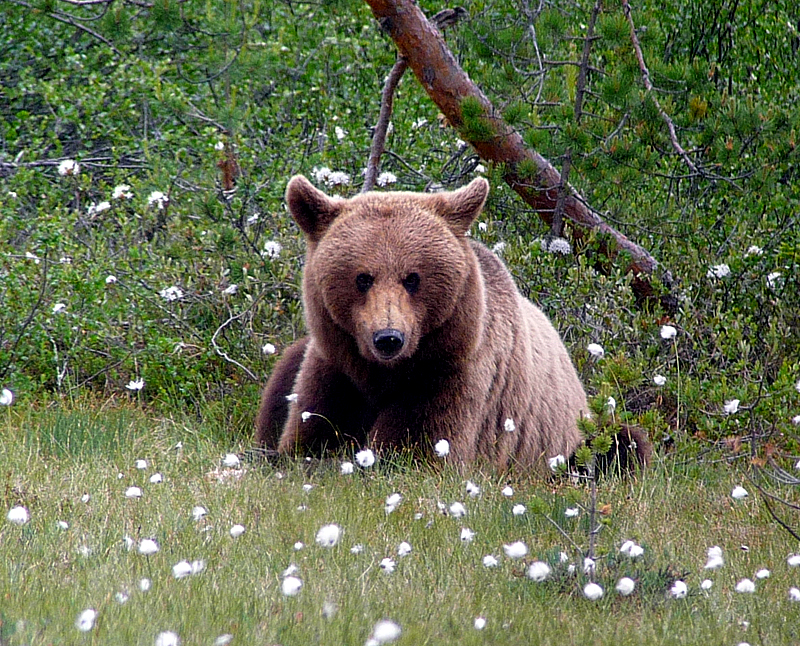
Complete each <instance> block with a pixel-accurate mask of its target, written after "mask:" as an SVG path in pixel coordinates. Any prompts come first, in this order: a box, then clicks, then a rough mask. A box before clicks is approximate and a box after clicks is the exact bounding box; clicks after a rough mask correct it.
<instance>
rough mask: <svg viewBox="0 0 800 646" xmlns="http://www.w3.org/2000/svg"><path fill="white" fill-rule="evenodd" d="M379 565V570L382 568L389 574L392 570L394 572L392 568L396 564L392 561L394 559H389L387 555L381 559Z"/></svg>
mask: <svg viewBox="0 0 800 646" xmlns="http://www.w3.org/2000/svg"><path fill="white" fill-rule="evenodd" d="M379 565H380V568H381V570H383V571H384V572H386V573H387V574H391V573H392V572H394V568H395V566H396V563H395V562H394V559H391V558H389V557H388V556H387V557H386V558H385V559H382V560H381V562H380V563H379Z"/></svg>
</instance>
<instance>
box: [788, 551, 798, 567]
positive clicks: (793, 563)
mask: <svg viewBox="0 0 800 646" xmlns="http://www.w3.org/2000/svg"><path fill="white" fill-rule="evenodd" d="M786 564H787V565H788V566H789V567H800V554H792V555H791V556H790V557H789V558H788V559H786Z"/></svg>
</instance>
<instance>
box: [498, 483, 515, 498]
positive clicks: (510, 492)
mask: <svg viewBox="0 0 800 646" xmlns="http://www.w3.org/2000/svg"><path fill="white" fill-rule="evenodd" d="M500 493H501V494H503V495H504V496H505V497H506V498H511V496H513V495H514V490H513V489H512V488H511V487H510V486H508V485H506V486H505V487H503V490H502V491H501V492H500Z"/></svg>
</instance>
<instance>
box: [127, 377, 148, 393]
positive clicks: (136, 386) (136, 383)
mask: <svg viewBox="0 0 800 646" xmlns="http://www.w3.org/2000/svg"><path fill="white" fill-rule="evenodd" d="M125 388H127V389H128V390H133V391H136V390H141V389H142V388H144V379H131V380H130V381H129V382H128V383H127V384H125Z"/></svg>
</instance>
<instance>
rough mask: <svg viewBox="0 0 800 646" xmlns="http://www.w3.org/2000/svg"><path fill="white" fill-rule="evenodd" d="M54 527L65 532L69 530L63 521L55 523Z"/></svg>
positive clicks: (67, 524) (66, 523)
mask: <svg viewBox="0 0 800 646" xmlns="http://www.w3.org/2000/svg"><path fill="white" fill-rule="evenodd" d="M56 527H58V528H59V529H60V530H63V531H67V530H68V529H69V523H68V522H66V521H64V520H59V521H58V522H57V523H56Z"/></svg>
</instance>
